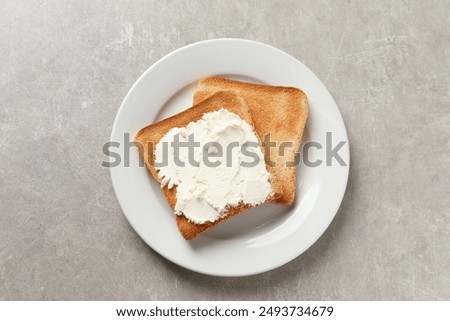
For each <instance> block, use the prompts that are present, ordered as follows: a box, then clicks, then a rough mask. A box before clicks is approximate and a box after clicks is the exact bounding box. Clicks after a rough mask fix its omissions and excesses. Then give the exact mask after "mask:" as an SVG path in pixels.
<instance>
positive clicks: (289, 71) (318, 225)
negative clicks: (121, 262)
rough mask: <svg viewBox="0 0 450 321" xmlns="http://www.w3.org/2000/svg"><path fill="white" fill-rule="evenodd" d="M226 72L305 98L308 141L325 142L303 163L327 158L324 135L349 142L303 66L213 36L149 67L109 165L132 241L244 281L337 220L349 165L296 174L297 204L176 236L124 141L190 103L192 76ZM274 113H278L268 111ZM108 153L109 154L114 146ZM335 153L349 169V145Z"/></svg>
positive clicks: (253, 45)
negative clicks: (117, 159)
mask: <svg viewBox="0 0 450 321" xmlns="http://www.w3.org/2000/svg"><path fill="white" fill-rule="evenodd" d="M207 75H226V76H229V77H231V78H235V79H240V80H247V81H254V82H259V83H265V84H272V85H281V86H294V87H298V88H301V89H302V90H303V91H304V92H305V93H306V94H307V96H308V104H309V108H310V112H309V118H308V121H307V126H306V132H305V135H304V142H305V141H314V142H318V143H320V144H322V146H323V148H322V149H320V150H318V149H311V150H310V152H309V159H310V160H316V159H321V160H324V161H325V145H326V132H331V133H332V135H333V136H332V138H333V145H334V146H335V145H336V144H337V142H339V141H347V134H346V130H345V125H344V122H343V121H342V117H341V115H340V113H339V110H338V107H337V106H336V103H335V102H334V100H333V98H332V97H331V95H330V93H329V92H328V90H327V89H326V88H325V86H324V85H323V84H322V82H321V81H320V80H319V79H318V78H317V77H316V76H315V75H314V74H313V73H312V72H311V71H310V70H309V69H308V68H307V67H305V66H304V65H303V64H302V63H301V62H299V61H298V60H296V59H295V58H293V57H292V56H290V55H288V54H286V53H285V52H283V51H281V50H279V49H276V48H274V47H271V46H268V45H265V44H262V43H258V42H255V41H249V40H243V39H216V40H208V41H202V42H198V43H194V44H191V45H188V46H186V47H183V48H181V49H178V50H176V51H174V52H172V53H171V54H169V55H167V56H165V57H164V58H162V59H161V60H159V61H158V62H157V63H155V64H154V65H153V66H151V67H150V68H149V69H148V70H147V71H146V72H145V73H144V74H143V75H142V76H141V77H140V78H139V79H138V80H137V81H136V83H135V84H134V85H133V87H132V88H131V89H130V91H129V92H128V94H127V96H126V97H125V99H124V101H123V102H122V105H121V106H120V109H119V112H118V113H117V116H116V119H115V122H114V126H113V130H112V134H111V141H114V142H119V143H120V146H121V148H120V149H119V150H118V151H117V150H116V151H115V152H119V154H120V155H121V157H122V162H121V164H120V166H117V167H112V168H111V176H112V182H113V186H114V190H115V192H116V195H117V198H118V200H119V203H120V205H121V207H122V210H123V212H124V214H125V216H126V217H127V219H128V221H129V222H130V224H131V226H132V227H133V228H134V229H135V230H136V232H137V233H138V234H139V236H140V237H141V238H142V239H143V240H144V241H145V242H146V243H147V244H148V245H149V246H150V247H151V248H152V249H154V250H155V251H156V252H158V253H159V254H161V255H162V256H164V257H165V258H167V259H168V260H170V261H172V262H174V263H176V264H178V265H181V266H183V267H185V268H187V269H190V270H193V271H197V272H200V273H205V274H210V275H217V276H244V275H251V274H256V273H261V272H265V271H268V270H271V269H274V268H276V267H279V266H281V265H283V264H285V263H287V262H289V261H291V260H293V259H294V258H296V257H297V256H299V255H300V254H301V253H303V252H304V251H305V250H306V249H308V248H309V247H310V246H311V245H312V244H313V243H314V242H315V241H316V240H317V239H318V238H319V237H320V236H321V235H322V233H323V232H324V231H325V229H326V228H327V227H328V225H329V224H330V222H331V221H332V219H333V217H334V216H335V214H336V212H337V210H338V208H339V205H340V203H341V201H342V197H343V195H344V192H345V188H346V185H347V178H348V171H349V167H348V166H341V165H339V164H337V162H336V160H334V162H333V164H332V166H325V164H322V165H321V166H318V167H314V168H313V167H307V166H305V165H304V164H301V165H299V166H298V167H297V197H296V204H295V205H293V206H289V207H283V206H278V205H275V204H265V205H263V206H260V207H257V208H254V209H252V210H250V211H248V212H246V213H245V214H243V215H240V216H238V217H235V218H233V219H230V220H229V221H227V222H225V223H223V224H221V225H219V226H218V227H216V228H215V229H213V230H211V231H209V232H206V233H205V234H203V235H201V236H199V237H198V238H197V239H195V240H193V241H189V242H188V241H185V240H184V239H183V237H182V236H181V235H180V233H179V232H178V229H177V226H176V223H175V216H174V214H173V213H172V211H171V209H170V207H169V205H168V204H167V202H166V200H165V198H164V197H163V194H162V191H161V189H160V187H159V186H158V184H157V183H156V182H155V181H154V180H153V179H152V178H151V177H150V174H149V173H148V172H147V170H146V169H145V168H144V167H140V166H139V157H138V153H137V150H136V149H135V148H134V147H133V148H132V149H131V150H130V153H129V156H130V166H125V162H124V157H126V152H125V149H124V148H123V147H124V134H126V133H128V134H129V135H130V139H133V137H134V135H135V134H136V132H137V131H138V130H139V129H141V128H142V127H144V126H146V125H148V124H150V123H153V122H155V121H158V120H161V119H163V118H166V117H168V116H170V115H173V114H175V113H178V112H180V111H182V110H184V109H186V108H187V107H189V106H191V104H192V95H193V92H194V90H195V85H196V82H197V80H198V79H199V78H201V77H204V76H207ZM273 112H274V113H276V112H277V111H276V110H274V111H273ZM111 150H113V149H111ZM339 154H340V156H341V157H342V158H343V159H344V161H345V162H346V163H347V164H348V165H349V149H348V143H346V144H345V146H344V147H343V148H342V149H341V150H340V153H339Z"/></svg>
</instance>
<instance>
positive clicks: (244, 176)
mask: <svg viewBox="0 0 450 321" xmlns="http://www.w3.org/2000/svg"><path fill="white" fill-rule="evenodd" d="M189 144H190V145H189ZM193 144H196V145H195V147H193ZM176 145H178V147H176ZM188 145H189V146H190V147H187V146H188ZM154 156H155V167H156V169H157V170H158V175H159V177H160V179H161V187H164V186H166V185H167V187H168V188H169V189H170V188H173V187H174V186H176V188H177V191H176V196H177V202H176V205H175V214H178V215H184V216H186V218H188V220H190V221H191V222H194V223H197V224H202V223H206V222H214V221H216V220H218V219H219V218H221V217H223V216H225V215H226V214H227V207H228V206H236V205H238V204H240V203H244V204H249V205H253V206H254V205H258V204H260V203H262V202H264V201H265V200H266V199H267V197H269V196H270V195H271V194H272V185H271V183H270V174H269V172H268V171H267V169H266V164H265V162H264V156H263V154H262V151H261V147H260V145H259V144H258V138H257V137H256V134H255V133H254V131H253V129H252V127H251V126H250V125H249V124H248V123H247V122H246V121H244V120H243V119H242V118H240V117H239V116H238V115H236V114H234V113H232V112H230V111H228V110H226V109H223V108H221V109H220V110H217V111H214V112H209V113H205V114H204V115H203V117H202V118H201V119H199V120H198V121H195V122H190V123H189V124H188V125H187V126H186V127H176V128H172V129H171V130H169V131H168V132H167V133H166V134H165V135H164V136H163V137H162V138H161V140H160V141H159V142H158V144H157V145H156V147H155V154H154Z"/></svg>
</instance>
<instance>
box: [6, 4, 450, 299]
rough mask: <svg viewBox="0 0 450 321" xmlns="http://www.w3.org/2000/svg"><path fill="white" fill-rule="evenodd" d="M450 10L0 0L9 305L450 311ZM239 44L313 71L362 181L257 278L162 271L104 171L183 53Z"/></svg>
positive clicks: (354, 177) (353, 177)
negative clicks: (317, 229)
mask: <svg viewBox="0 0 450 321" xmlns="http://www.w3.org/2000/svg"><path fill="white" fill-rule="evenodd" d="M449 30H450V3H449V2H448V1H388V0H383V1H325V0H324V1H316V0H311V1H250V2H246V1H240V0H236V1H230V0H226V1H211V2H210V1H196V2H194V1H188V0H185V1H136V0H135V1H116V2H115V3H113V2H112V1H106V0H105V1H93V0H89V1H56V0H54V1H53V0H52V1H24V0H21V1H18V0H2V1H1V2H0V57H1V59H0V143H1V145H0V164H1V166H0V197H1V206H0V213H1V216H0V229H1V233H0V299H3V300H20V299H43V300H47V299H73V300H78V299H88V300H91V299H99V300H109V299H123V300H128V299H134V300H141V299H149V300H152V299H160V300H163V299H167V300H171V299H172V300H177V299H212V300H214V299H292V300H296V299H341V300H346V299H394V300H397V299H406V300H409V299H425V300H434V299H437V300H440V299H446V300H449V299H450V270H449V267H450V196H449V193H450V182H449V178H450V140H449V139H450V106H449V105H450V94H449V85H450V84H449V78H450V77H449V76H450V35H449V33H450V32H449ZM217 37H242V38H248V39H254V40H259V41H262V42H265V43H268V44H271V45H274V46H276V47H279V48H281V49H283V50H285V51H287V52H288V53H290V54H292V55H293V56H295V57H297V58H298V59H299V60H301V61H302V62H304V63H305V64H306V65H307V66H309V67H310V68H311V69H312V70H313V71H314V72H315V73H316V74H317V75H318V76H319V78H321V79H322V80H323V82H324V83H325V84H326V86H327V87H328V88H329V90H330V91H331V93H332V94H333V96H334V98H335V99H336V101H337V103H338V105H339V107H340V109H341V112H342V115H343V117H344V120H345V122H346V125H347V129H348V133H349V138H350V143H351V144H350V146H351V157H352V167H351V173H350V180H349V185H348V190H347V194H346V196H345V199H344V201H343V204H342V207H341V209H340V211H339V212H338V214H337V216H336V218H335V220H334V221H333V223H332V225H331V226H330V228H329V229H328V230H327V231H326V233H325V234H324V235H323V236H322V238H321V239H320V240H319V241H318V242H317V243H316V244H315V245H314V246H313V247H312V248H311V249H310V250H308V251H307V252H306V253H305V254H304V255H302V256H300V257H299V258H297V259H296V260H294V261H293V262H291V263H289V264H287V265H285V266H283V267H281V268H279V269H277V270H274V271H272V272H268V273H265V274H262V275H257V276H252V277H246V278H235V279H233V278H231V279H225V278H215V277H209V276H204V275H200V274H197V273H192V272H190V271H187V270H184V269H183V268H180V267H178V266H175V265H174V264H172V263H170V262H168V261H166V260H165V259H163V258H161V257H160V256H159V255H157V254H156V253H154V252H153V251H152V250H151V249H150V248H149V247H147V245H145V244H144V243H143V241H141V240H140V238H139V237H138V236H137V235H136V234H135V232H134V231H133V230H132V229H131V227H130V226H129V225H128V223H127V221H126V219H125V217H124V216H123V215H122V212H121V210H120V208H119V205H118V203H117V201H116V198H115V196H114V193H113V190H112V187H111V181H110V176H109V171H108V170H107V169H104V168H102V167H100V164H101V161H102V160H104V158H103V156H102V153H101V146H102V144H103V143H104V142H105V141H107V140H108V138H109V135H110V131H111V126H112V123H113V120H114V117H115V114H116V112H117V109H118V107H119V105H120V102H121V101H122V99H123V97H124V95H125V94H126V92H127V91H128V89H129V88H130V86H131V85H132V84H133V83H134V81H135V80H136V79H137V78H138V76H139V75H141V73H142V72H143V71H144V70H146V69H147V68H148V67H149V66H150V65H151V64H153V63H154V62H155V61H157V60H158V59H159V58H161V57H162V56H164V55H165V54H167V53H169V52H171V51H172V50H174V49H177V48H179V47H180V46H183V45H186V44H189V43H192V42H195V41H198V40H204V39H209V38H217Z"/></svg>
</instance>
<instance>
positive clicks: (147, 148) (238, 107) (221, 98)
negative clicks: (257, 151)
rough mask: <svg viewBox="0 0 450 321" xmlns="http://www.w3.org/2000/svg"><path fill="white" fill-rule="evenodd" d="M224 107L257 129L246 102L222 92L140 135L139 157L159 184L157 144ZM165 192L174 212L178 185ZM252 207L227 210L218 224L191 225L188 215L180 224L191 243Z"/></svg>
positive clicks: (243, 205) (273, 187)
mask: <svg viewBox="0 0 450 321" xmlns="http://www.w3.org/2000/svg"><path fill="white" fill-rule="evenodd" d="M221 108H224V109H227V110H228V111H229V112H232V113H234V114H236V115H238V116H239V117H240V118H241V119H243V120H244V121H246V122H247V123H248V124H249V125H250V126H252V128H253V122H252V118H251V117H250V114H249V112H248V109H247V107H246V105H245V102H244V100H243V99H242V98H240V97H239V96H238V95H237V94H235V93H233V92H219V93H216V94H214V95H212V96H211V97H209V98H207V99H205V100H202V101H201V102H200V103H199V104H196V105H194V106H193V107H191V108H188V109H187V110H185V111H183V112H181V113H179V114H177V115H174V116H172V117H169V118H166V119H164V120H162V121H159V122H157V123H154V124H151V125H149V126H147V127H145V128H143V129H141V130H140V131H139V132H138V133H137V134H136V136H135V138H134V141H135V144H136V145H137V147H138V150H139V154H140V156H141V157H142V158H143V160H144V162H145V164H146V166H147V168H148V169H149V170H150V172H151V174H152V176H153V177H154V178H155V180H156V181H157V182H158V183H159V184H161V179H160V177H159V176H158V172H157V169H156V168H155V167H154V161H155V160H154V148H155V147H156V144H157V143H158V142H159V141H160V140H161V138H162V137H163V136H164V135H165V134H166V133H167V132H168V131H169V130H170V129H172V128H174V127H185V126H187V125H188V124H189V123H190V122H195V121H197V120H199V119H200V118H202V116H203V114H205V113H208V112H212V111H216V110H219V109H221ZM272 181H274V179H273V177H271V183H272ZM162 190H163V193H164V196H165V197H166V199H167V201H168V203H169V205H170V207H171V208H172V209H174V208H175V204H176V202H177V198H176V197H177V196H176V195H177V192H176V190H177V187H176V186H174V187H172V188H171V189H169V188H168V187H167V185H166V186H164V187H163V189H162ZM272 190H273V191H274V193H273V194H272V196H270V197H269V198H268V199H267V200H266V201H272V198H274V197H278V195H277V194H276V193H277V190H276V188H275V186H274V185H273V184H272ZM278 190H280V188H278ZM251 207H252V206H250V205H246V204H242V203H241V204H239V205H238V206H236V207H229V208H228V210H227V215H226V216H224V217H222V218H220V219H218V220H217V221H215V222H208V223H204V224H195V223H192V222H190V221H189V220H188V219H187V218H186V217H185V216H184V215H177V216H176V221H177V225H178V229H179V230H180V232H181V234H182V235H183V237H184V238H185V239H187V240H191V239H193V238H194V237H196V236H197V235H198V234H200V233H202V232H204V231H206V230H208V229H210V228H212V227H214V226H216V225H217V224H220V223H222V222H224V221H225V220H227V219H229V218H230V217H233V216H236V215H238V214H240V213H242V212H243V211H245V210H246V209H248V208H251Z"/></svg>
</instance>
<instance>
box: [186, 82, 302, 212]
mask: <svg viewBox="0 0 450 321" xmlns="http://www.w3.org/2000/svg"><path fill="white" fill-rule="evenodd" d="M225 90H226V91H230V90H231V91H234V92H236V93H237V94H238V95H239V96H241V97H242V98H243V99H244V100H245V102H246V104H247V108H248V110H249V112H250V115H251V117H252V121H253V125H254V128H255V132H256V134H257V135H258V136H259V139H260V141H261V142H264V141H265V140H264V139H265V137H266V135H270V140H271V141H272V142H275V143H276V147H274V148H271V149H270V157H269V155H268V153H267V152H266V150H267V148H266V149H263V151H264V156H265V159H266V164H269V158H270V160H271V161H272V162H275V166H270V165H269V166H268V169H269V172H270V173H271V174H272V176H273V177H274V182H273V183H274V185H275V186H280V188H281V191H278V195H279V197H277V198H276V199H275V200H274V202H276V203H280V204H284V205H289V204H292V203H293V202H294V200H295V166H286V164H289V162H291V164H292V162H294V160H295V154H296V152H297V151H298V150H299V147H300V143H301V140H302V136H303V130H304V128H305V124H306V119H307V117H308V105H307V102H306V100H307V98H306V95H305V93H304V92H303V91H301V90H300V89H298V88H293V87H276V86H268V85H259V84H253V83H245V82H240V81H235V80H230V79H226V78H222V77H215V76H212V77H206V78H203V79H201V80H200V81H199V83H198V88H197V90H196V92H195V94H194V104H198V103H199V102H201V101H202V100H204V99H207V98H208V97H210V96H211V95H214V94H215V93H217V92H220V91H225ZM283 142H290V143H292V146H291V147H289V148H285V149H284V153H283V152H282V151H281V150H280V149H279V146H280V145H281V144H282V143H283Z"/></svg>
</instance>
